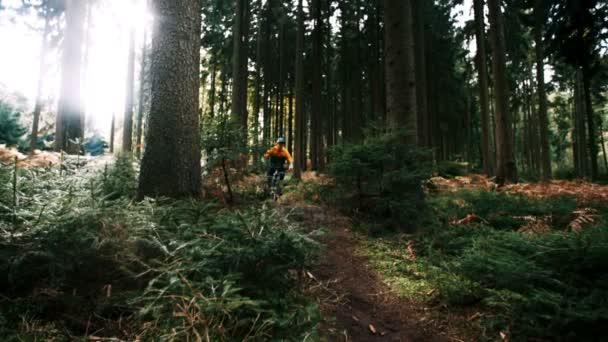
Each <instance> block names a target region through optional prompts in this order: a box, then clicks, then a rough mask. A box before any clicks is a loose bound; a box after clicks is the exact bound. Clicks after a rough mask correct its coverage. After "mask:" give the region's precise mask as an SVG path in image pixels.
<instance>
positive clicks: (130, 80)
mask: <svg viewBox="0 0 608 342" xmlns="http://www.w3.org/2000/svg"><path fill="white" fill-rule="evenodd" d="M134 88H135V28H133V27H132V28H131V33H130V37H129V61H128V66H127V81H126V90H125V93H126V98H125V111H124V116H123V128H122V151H123V152H125V153H131V152H132V151H133V91H134ZM197 97H198V96H197Z"/></svg>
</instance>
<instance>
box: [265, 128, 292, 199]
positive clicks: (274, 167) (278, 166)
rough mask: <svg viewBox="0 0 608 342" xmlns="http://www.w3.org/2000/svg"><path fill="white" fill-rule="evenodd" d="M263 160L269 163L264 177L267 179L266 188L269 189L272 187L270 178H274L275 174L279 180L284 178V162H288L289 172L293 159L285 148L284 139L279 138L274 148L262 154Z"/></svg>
mask: <svg viewBox="0 0 608 342" xmlns="http://www.w3.org/2000/svg"><path fill="white" fill-rule="evenodd" d="M264 158H266V159H268V160H269V161H270V166H269V167H268V173H266V176H267V177H268V183H267V187H268V189H270V187H271V185H272V177H273V176H274V174H275V172H278V173H279V177H280V179H281V180H283V179H284V178H285V162H289V171H291V170H293V158H292V157H291V154H289V151H287V148H286V147H285V138H283V137H281V138H279V139H278V140H277V143H276V145H274V147H272V148H271V149H269V150H268V151H267V152H266V153H265V154H264Z"/></svg>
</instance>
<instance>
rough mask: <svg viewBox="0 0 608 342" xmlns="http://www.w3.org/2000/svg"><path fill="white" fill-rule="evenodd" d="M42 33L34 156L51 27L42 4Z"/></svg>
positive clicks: (31, 148)
mask: <svg viewBox="0 0 608 342" xmlns="http://www.w3.org/2000/svg"><path fill="white" fill-rule="evenodd" d="M44 6H45V8H44V31H43V32H42V39H41V43H40V64H39V66H38V87H37V91H36V105H35V107H34V120H33V122H32V136H31V138H30V155H34V151H36V146H37V145H38V126H39V125H40V114H41V112H42V101H43V100H42V96H43V95H42V87H43V83H44V78H45V74H46V72H45V71H46V70H45V69H46V67H45V62H46V50H47V48H48V36H49V34H50V32H51V25H50V19H49V13H48V11H49V9H48V7H47V6H48V5H47V4H46V3H45V4H44Z"/></svg>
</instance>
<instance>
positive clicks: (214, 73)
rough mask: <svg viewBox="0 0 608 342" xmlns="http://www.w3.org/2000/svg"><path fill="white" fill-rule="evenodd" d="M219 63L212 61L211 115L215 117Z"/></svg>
mask: <svg viewBox="0 0 608 342" xmlns="http://www.w3.org/2000/svg"><path fill="white" fill-rule="evenodd" d="M216 83H217V64H215V63H214V62H211V84H210V86H209V117H210V118H213V117H215V99H216V96H217V95H216V93H217V90H216V89H217V85H216Z"/></svg>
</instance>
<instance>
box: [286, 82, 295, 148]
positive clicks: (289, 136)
mask: <svg viewBox="0 0 608 342" xmlns="http://www.w3.org/2000/svg"><path fill="white" fill-rule="evenodd" d="M288 101H289V107H288V108H289V114H288V117H287V143H288V145H287V146H288V148H287V149H288V150H289V151H293V143H294V141H293V87H291V86H290V87H289V95H288Z"/></svg>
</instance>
